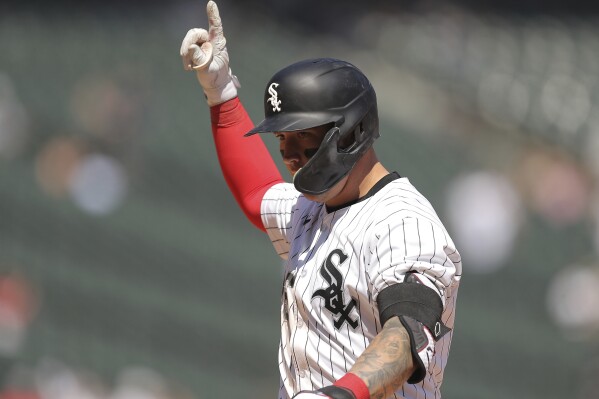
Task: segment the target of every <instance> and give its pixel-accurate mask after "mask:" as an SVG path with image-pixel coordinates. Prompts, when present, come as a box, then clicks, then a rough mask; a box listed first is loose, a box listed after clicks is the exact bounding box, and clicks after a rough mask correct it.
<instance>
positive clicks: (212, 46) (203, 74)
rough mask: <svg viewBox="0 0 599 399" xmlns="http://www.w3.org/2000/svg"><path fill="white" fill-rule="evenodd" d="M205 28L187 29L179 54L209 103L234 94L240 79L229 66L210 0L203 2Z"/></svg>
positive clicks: (220, 101)
mask: <svg viewBox="0 0 599 399" xmlns="http://www.w3.org/2000/svg"><path fill="white" fill-rule="evenodd" d="M206 13H207V14H208V30H207V31H206V29H201V28H194V29H191V30H189V32H187V34H186V35H185V38H183V42H182V43H181V58H182V59H183V67H184V68H185V70H188V71H192V70H195V71H196V75H197V78H198V81H199V82H200V85H201V86H202V88H203V89H204V94H206V101H207V102H208V105H209V106H213V105H216V104H220V103H223V102H225V101H227V100H230V99H232V98H234V97H237V88H238V87H239V82H238V81H237V78H236V77H235V76H234V75H233V74H232V73H231V68H229V54H228V53H227V47H226V44H227V40H226V39H225V36H224V34H223V24H222V21H221V19H220V14H219V12H218V7H217V6H216V3H215V2H214V1H212V0H210V1H209V2H208V5H207V6H206Z"/></svg>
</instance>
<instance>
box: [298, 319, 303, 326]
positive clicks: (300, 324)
mask: <svg viewBox="0 0 599 399" xmlns="http://www.w3.org/2000/svg"><path fill="white" fill-rule="evenodd" d="M297 326H298V327H300V328H301V327H303V326H304V322H303V321H302V319H299V320H298V321H297Z"/></svg>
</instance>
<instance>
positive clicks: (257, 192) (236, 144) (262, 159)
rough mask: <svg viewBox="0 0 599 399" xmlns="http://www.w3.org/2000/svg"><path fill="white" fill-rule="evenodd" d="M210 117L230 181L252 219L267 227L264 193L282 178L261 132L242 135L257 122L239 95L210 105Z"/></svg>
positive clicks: (213, 132) (239, 202)
mask: <svg viewBox="0 0 599 399" xmlns="http://www.w3.org/2000/svg"><path fill="white" fill-rule="evenodd" d="M210 119H211V121H212V134H213V136H214V143H215V144H216V153H217V155H218V160H219V162H220V167H221V169H222V171H223V175H224V176H225V180H226V182H227V185H228V186H229V189H230V190H231V193H233V196H234V197H235V200H236V201H237V203H238V204H239V206H240V207H241V210H242V211H243V213H244V214H245V216H246V217H247V218H248V219H249V220H250V222H252V223H253V224H254V225H255V226H256V227H257V228H259V229H260V230H262V231H266V230H265V228H264V225H263V224H262V219H261V217H260V204H261V202H262V197H263V196H264V193H266V191H267V190H268V189H269V188H270V187H272V186H273V185H275V184H277V183H281V182H283V178H282V177H281V174H280V173H279V170H278V169H277V166H276V165H275V163H274V161H273V159H272V157H271V156H270V152H268V149H267V148H266V146H265V145H264V142H263V141H262V138H261V137H260V135H259V134H256V135H254V136H250V137H243V135H244V134H245V133H247V132H248V131H250V130H251V129H252V128H253V127H254V124H253V123H252V121H251V119H250V117H249V115H248V114H247V112H246V110H245V108H244V107H243V105H242V104H241V101H239V98H237V97H236V98H234V99H232V100H229V101H227V102H224V103H222V104H218V105H215V106H213V107H211V108H210Z"/></svg>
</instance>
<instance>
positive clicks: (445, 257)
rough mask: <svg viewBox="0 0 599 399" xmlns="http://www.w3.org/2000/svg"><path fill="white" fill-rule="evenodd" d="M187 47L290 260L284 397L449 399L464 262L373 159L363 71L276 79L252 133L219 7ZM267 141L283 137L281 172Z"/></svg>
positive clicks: (294, 68)
mask: <svg viewBox="0 0 599 399" xmlns="http://www.w3.org/2000/svg"><path fill="white" fill-rule="evenodd" d="M207 13H208V20H209V29H208V30H205V29H191V30H190V31H189V32H188V33H187V35H186V36H185V38H184V39H183V43H182V45H181V57H182V59H183V64H184V67H185V69H187V70H193V71H195V72H196V75H197V78H198V80H199V83H200V85H201V87H202V89H203V91H204V94H205V96H206V100H207V102H208V105H209V106H210V116H211V120H212V132H213V136H214V140H215V145H216V150H217V153H218V157H219V162H220V166H221V169H222V171H223V174H224V177H225V180H226V181H227V184H228V185H229V188H230V190H231V192H232V194H233V195H234V197H235V199H236V200H237V203H238V204H239V206H240V207H241V209H242V210H243V212H244V213H245V215H246V216H247V218H248V219H249V220H250V221H251V222H252V223H253V224H254V225H255V226H256V227H257V228H258V229H260V230H262V231H264V232H265V233H266V234H267V235H268V237H269V238H270V240H271V242H272V244H273V246H274V248H275V250H276V252H277V254H278V255H279V256H280V257H281V258H282V259H284V264H285V272H284V281H283V289H282V305H281V341H280V347H279V354H278V358H279V369H280V376H281V384H280V391H279V396H278V397H279V399H288V398H296V399H312V398H314V399H315V398H319V399H323V398H334V399H367V398H440V397H441V393H440V387H441V383H442V381H443V371H444V369H445V365H446V363H447V357H448V353H449V348H450V343H451V338H452V334H453V324H454V315H455V305H456V295H457V291H458V285H459V281H460V275H461V260H460V255H459V253H458V251H457V250H456V248H455V245H454V243H453V242H452V240H451V238H450V237H449V234H448V233H447V231H446V229H445V228H444V226H443V224H442V223H441V221H440V220H439V218H438V216H437V214H436V213H435V211H434V209H433V207H432V206H431V204H430V203H429V201H427V199H426V198H425V197H423V196H422V194H420V193H419V192H418V191H417V190H416V188H414V186H413V185H412V184H411V183H410V181H409V180H408V179H407V178H406V177H401V176H400V175H399V174H398V173H396V172H390V171H388V170H387V169H386V168H385V167H384V166H383V165H382V164H381V162H379V160H378V159H377V156H376V154H375V151H374V149H373V146H372V145H373V142H374V141H375V139H377V138H378V137H379V124H378V114H377V102H376V95H375V91H374V89H373V87H372V85H371V84H370V82H369V81H368V79H367V78H366V76H365V75H364V74H363V73H362V72H361V71H360V70H359V69H358V68H356V67H355V66H354V65H352V64H350V63H348V62H345V61H341V60H337V59H330V58H319V59H310V60H303V61H300V62H297V63H294V64H291V65H289V66H287V67H285V68H283V69H282V70H280V71H278V72H277V73H275V75H274V76H273V77H272V78H271V80H270V81H269V82H268V83H267V85H266V90H265V93H264V109H265V119H264V120H263V121H262V122H261V123H260V124H259V125H257V126H254V124H253V123H252V121H251V120H250V118H249V116H248V115H247V113H246V111H245V110H244V108H243V106H242V104H241V102H240V100H239V98H238V96H237V90H238V88H239V83H238V81H237V78H236V77H235V76H234V75H233V74H232V72H231V69H230V68H229V55H228V53H227V48H226V40H225V37H224V35H223V27H222V23H221V18H220V16H219V12H218V8H217V6H216V4H215V3H214V2H213V1H210V2H208V5H207ZM258 133H271V136H272V135H274V136H275V137H276V139H278V140H279V148H280V152H281V156H282V157H283V162H284V164H285V166H286V168H287V169H288V170H289V172H290V173H291V176H292V177H293V183H286V182H284V181H283V179H282V177H281V176H280V174H279V172H278V169H277V167H276V165H275V163H274V161H273V160H272V158H271V156H270V154H269V152H268V150H267V149H266V147H265V146H264V144H263V142H262V140H261V138H260V135H259V134H258Z"/></svg>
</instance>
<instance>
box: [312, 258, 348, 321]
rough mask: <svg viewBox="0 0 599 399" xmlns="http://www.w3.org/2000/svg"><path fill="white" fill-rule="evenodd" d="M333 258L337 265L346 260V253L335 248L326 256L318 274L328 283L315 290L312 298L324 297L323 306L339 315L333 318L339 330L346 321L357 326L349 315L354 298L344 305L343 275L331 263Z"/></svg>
mask: <svg viewBox="0 0 599 399" xmlns="http://www.w3.org/2000/svg"><path fill="white" fill-rule="evenodd" d="M333 258H337V259H338V262H339V265H341V264H342V263H343V262H345V261H346V260H347V255H346V254H345V253H343V251H342V250H340V249H335V250H334V251H333V252H331V253H330V254H329V256H327V259H326V260H325V261H324V262H323V264H322V266H320V275H321V276H322V277H323V278H324V279H325V281H326V282H327V283H328V284H329V286H328V287H326V288H323V289H320V290H317V291H316V292H314V294H312V299H314V298H315V297H321V298H322V299H324V301H325V302H324V303H325V305H324V307H325V309H326V310H328V311H329V312H331V313H332V314H334V315H336V316H339V318H338V319H337V320H335V323H334V325H335V328H336V329H337V330H339V329H340V328H341V326H342V325H343V323H345V322H347V323H348V324H349V325H350V326H351V327H352V328H356V327H358V320H357V319H352V318H351V317H350V315H349V314H350V312H351V311H352V309H353V308H354V307H355V306H356V300H355V299H353V298H351V300H350V301H349V303H348V304H347V305H345V298H344V295H343V275H342V274H341V272H340V271H339V269H338V268H337V267H336V266H335V263H333Z"/></svg>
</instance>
